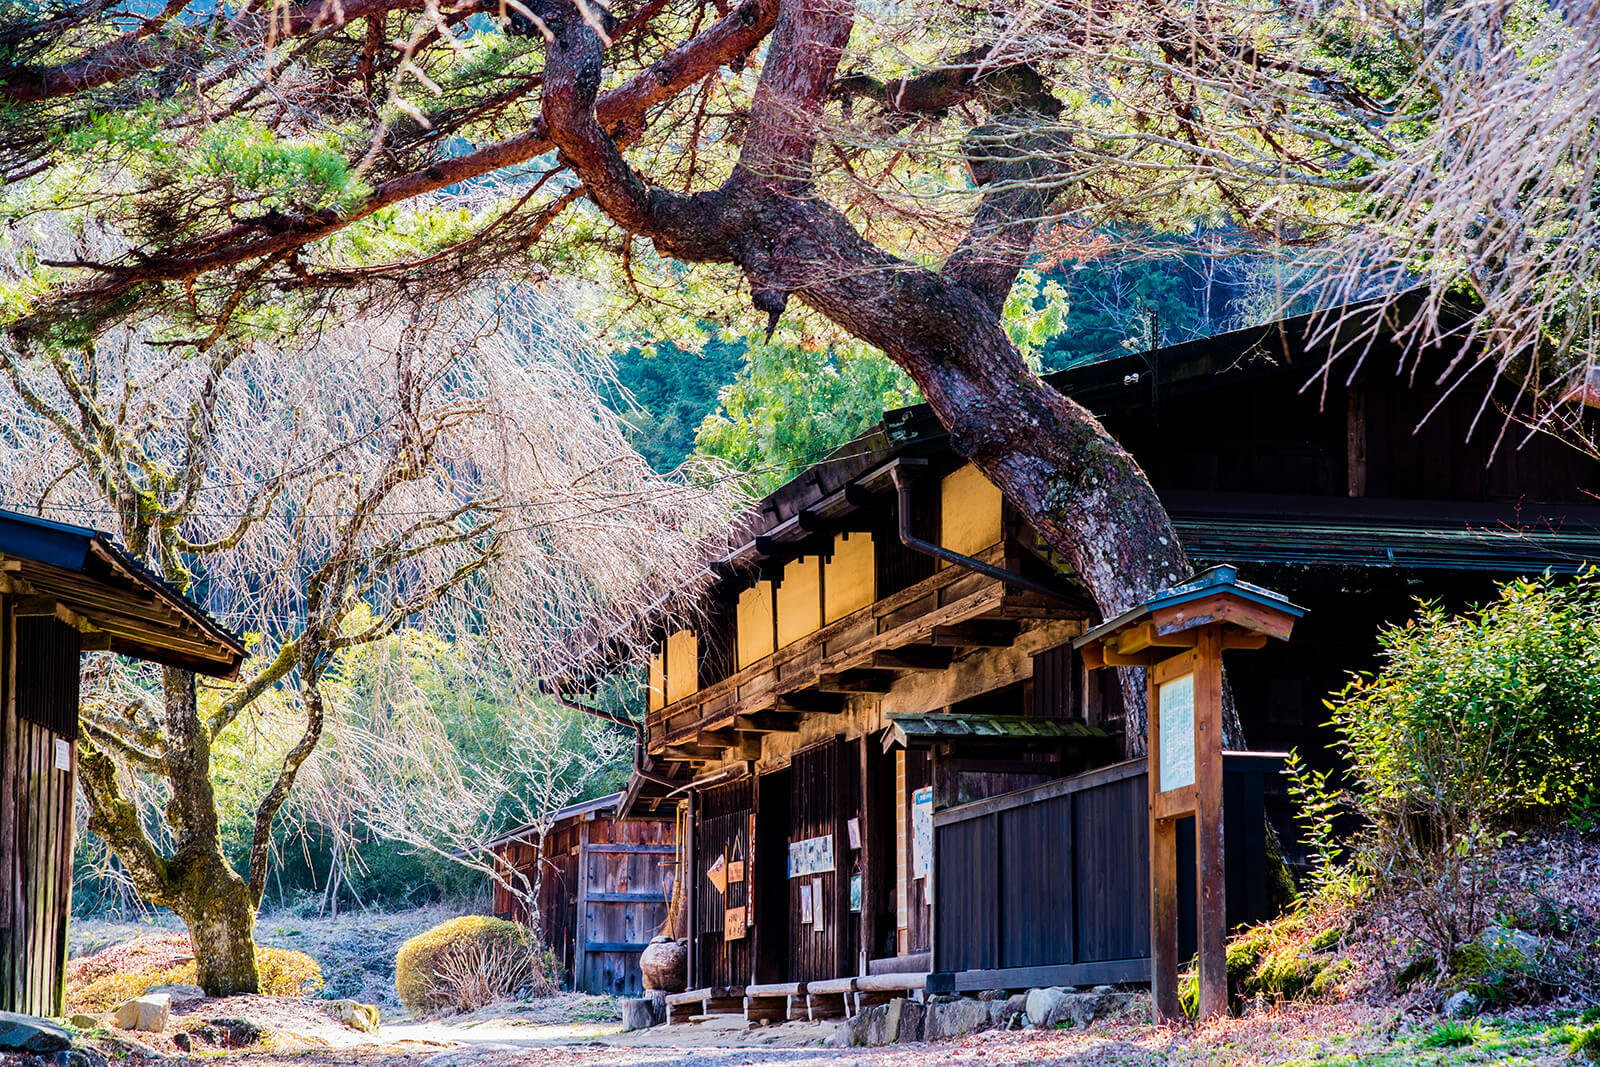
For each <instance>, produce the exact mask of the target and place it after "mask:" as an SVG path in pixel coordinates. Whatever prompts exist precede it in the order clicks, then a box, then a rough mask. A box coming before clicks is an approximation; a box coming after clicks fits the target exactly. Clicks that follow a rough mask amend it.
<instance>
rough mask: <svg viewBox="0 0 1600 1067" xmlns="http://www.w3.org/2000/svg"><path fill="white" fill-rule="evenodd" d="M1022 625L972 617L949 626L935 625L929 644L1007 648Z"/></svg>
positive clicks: (943, 646)
mask: <svg viewBox="0 0 1600 1067" xmlns="http://www.w3.org/2000/svg"><path fill="white" fill-rule="evenodd" d="M1021 629H1022V627H1021V626H1020V625H1019V624H1017V623H1015V622H1009V621H1004V620H994V621H990V620H984V619H974V620H973V621H971V622H958V623H954V624H952V625H950V626H935V627H934V628H933V632H932V633H931V634H930V635H929V636H928V643H929V644H930V645H937V646H939V647H942V648H1009V647H1011V645H1012V644H1013V643H1014V642H1015V641H1016V640H1017V634H1018V633H1019V632H1020V631H1021Z"/></svg>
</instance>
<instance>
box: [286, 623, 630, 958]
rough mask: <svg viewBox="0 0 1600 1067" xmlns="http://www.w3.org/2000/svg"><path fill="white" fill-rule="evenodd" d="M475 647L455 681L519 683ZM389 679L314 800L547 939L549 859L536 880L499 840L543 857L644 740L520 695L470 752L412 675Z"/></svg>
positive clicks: (320, 765) (400, 653)
mask: <svg viewBox="0 0 1600 1067" xmlns="http://www.w3.org/2000/svg"><path fill="white" fill-rule="evenodd" d="M473 644H474V643H473V642H470V640H469V641H467V642H463V643H461V644H460V645H458V646H456V647H454V648H451V649H449V650H448V651H447V652H446V653H445V654H446V655H447V656H448V658H449V660H450V663H449V664H447V665H446V677H447V678H455V679H456V681H457V682H459V683H460V684H463V685H466V684H471V682H474V681H475V682H477V683H478V687H480V688H481V681H482V679H483V678H484V677H485V676H488V677H502V678H504V677H509V675H508V674H507V672H506V671H504V670H503V669H501V668H499V667H497V665H496V664H494V662H493V661H494V659H495V656H494V655H493V653H492V652H491V651H490V650H489V649H487V648H483V647H481V646H480V647H477V648H473V647H472V645H473ZM370 655H376V656H384V657H398V658H400V659H404V658H405V657H406V655H407V652H406V650H405V646H404V643H403V642H390V643H388V644H386V645H385V646H384V647H383V648H381V649H373V650H372V651H371V653H370ZM434 658H435V659H437V657H434ZM395 666H396V667H399V666H400V665H399V664H395ZM379 676H380V677H382V678H385V679H391V680H392V684H389V685H382V686H379V687H376V688H375V689H374V688H372V687H370V686H369V685H367V684H363V685H362V687H361V688H362V690H363V691H362V692H360V693H352V694H350V699H349V701H348V703H347V706H346V713H345V714H344V715H342V716H340V717H338V718H337V719H336V720H335V722H334V724H333V726H332V728H331V734H332V736H331V738H330V743H329V744H328V745H326V746H324V748H323V749H322V751H320V752H319V753H318V754H317V756H316V758H315V760H314V761H313V762H312V763H311V764H310V765H309V766H308V767H307V768H306V779H305V782H304V784H303V788H304V792H305V797H304V799H305V801H306V802H308V803H309V804H311V805H312V806H313V807H317V806H322V805H330V806H335V805H336V806H338V807H340V808H342V809H343V810H345V811H347V812H348V814H349V816H350V818H351V819H352V820H354V821H355V822H357V823H359V824H360V825H362V826H363V827H365V828H366V829H368V830H370V831H371V832H372V833H373V834H374V835H376V836H377V837H378V838H379V839H381V840H384V841H387V842H391V843H393V844H395V845H398V846H400V847H402V848H406V849H408V850H410V851H412V852H417V853H426V854H431V855H434V856H438V857H440V858H442V859H445V860H448V861H449V862H452V863H455V864H459V865H460V866H462V867H464V868H466V869H468V870H472V871H476V872H478V873H479V874H481V875H483V877H484V879H485V881H486V882H488V883H490V884H492V885H497V886H499V887H501V888H502V889H504V890H505V891H506V892H507V893H509V894H510V895H511V896H512V897H514V898H516V899H518V900H521V901H522V902H523V903H524V905H525V906H526V907H525V911H526V913H527V915H528V917H529V925H530V927H531V928H532V929H533V931H534V933H535V935H541V936H542V931H541V930H540V927H539V914H540V913H539V894H540V887H541V884H542V879H543V876H544V873H545V872H544V864H543V862H542V860H539V861H536V862H535V863H534V865H533V867H532V868H531V869H530V870H524V869H521V868H517V867H515V866H511V865H508V864H507V863H505V862H504V860H503V859H502V858H501V857H499V856H497V855H496V852H495V848H494V846H493V842H495V841H496V840H497V839H498V838H499V837H500V836H501V835H502V834H503V833H505V832H507V831H512V830H515V831H519V832H520V833H521V834H522V835H523V837H524V839H525V840H526V841H528V842H529V843H530V844H532V845H533V847H534V850H535V854H536V855H541V854H542V849H543V844H544V836H545V834H546V833H547V832H548V831H549V829H550V826H551V823H552V816H553V815H554V814H555V813H556V812H557V811H559V810H561V809H562V808H564V807H566V806H567V805H569V804H571V803H573V802H574V801H576V800H579V799H581V798H582V797H584V796H585V795H586V794H587V793H589V792H592V791H593V790H594V788H595V785H596V783H597V782H599V781H603V780H604V779H605V778H606V777H607V776H610V775H614V774H616V773H617V772H618V771H619V770H621V769H623V768H625V767H626V766H627V765H628V761H629V758H630V757H631V756H632V755H633V747H634V739H635V736H636V735H635V734H634V733H633V731H631V730H629V729H627V728H626V727H625V726H622V725H621V724H620V723H613V722H606V721H604V720H601V719H595V718H589V717H587V716H583V715H580V714H578V713H576V712H572V711H569V710H567V709H563V708H559V707H556V706H554V705H553V704H552V703H551V702H550V701H549V698H547V697H542V696H539V695H537V694H535V693H532V692H522V691H518V689H517V688H516V687H515V686H514V685H511V686H507V687H506V688H505V689H504V691H501V692H498V693H496V697H497V698H498V701H503V703H501V702H497V706H495V707H493V708H491V709H488V711H489V714H488V715H487V716H485V717H484V718H482V719H481V720H480V721H479V723H478V729H479V730H481V731H483V732H485V733H486V734H487V735H488V736H489V738H491V739H492V743H491V744H487V745H472V746H470V747H469V746H467V745H464V744H463V743H462V742H461V740H460V739H458V738H454V737H452V736H451V733H450V731H449V729H447V727H446V726H445V723H444V720H443V718H442V717H441V715H440V713H439V711H440V709H438V708H436V707H434V706H432V700H433V697H432V696H431V695H430V694H429V693H427V692H425V691H422V690H420V689H419V688H418V687H417V686H415V685H412V684H410V683H409V678H410V675H409V673H408V672H406V671H405V670H403V669H387V670H383V671H381V672H379ZM362 677H363V680H364V681H365V679H366V678H368V677H370V676H369V675H368V674H366V673H365V672H364V673H363V675H362Z"/></svg>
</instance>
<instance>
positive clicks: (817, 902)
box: [811, 878, 827, 934]
mask: <svg viewBox="0 0 1600 1067" xmlns="http://www.w3.org/2000/svg"><path fill="white" fill-rule="evenodd" d="M825 896H826V894H824V893H823V892H822V879H821V878H813V879H811V925H812V926H814V927H815V928H816V932H817V933H819V934H820V933H822V931H823V929H824V928H825V927H826V926H827V923H826V922H824V921H823V918H822V901H823V899H824V897H825Z"/></svg>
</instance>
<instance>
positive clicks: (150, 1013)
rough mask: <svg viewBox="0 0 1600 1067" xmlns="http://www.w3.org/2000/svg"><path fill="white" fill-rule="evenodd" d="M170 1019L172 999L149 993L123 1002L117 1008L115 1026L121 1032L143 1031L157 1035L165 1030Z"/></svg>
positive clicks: (165, 995)
mask: <svg viewBox="0 0 1600 1067" xmlns="http://www.w3.org/2000/svg"><path fill="white" fill-rule="evenodd" d="M171 1017H172V997H171V996H170V995H168V994H166V993H150V994H147V995H145V996H142V997H134V998H133V999H132V1000H127V1001H123V1002H122V1004H121V1005H120V1006H119V1007H118V1008H117V1026H118V1027H119V1028H120V1029H123V1030H144V1031H146V1032H149V1033H153V1034H159V1033H160V1032H161V1031H163V1030H165V1029H166V1028H167V1021H168V1020H169V1019H170V1018H171Z"/></svg>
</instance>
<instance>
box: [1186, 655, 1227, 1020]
mask: <svg viewBox="0 0 1600 1067" xmlns="http://www.w3.org/2000/svg"><path fill="white" fill-rule="evenodd" d="M1195 651H1196V653H1197V657H1196V659H1197V663H1196V667H1197V670H1196V672H1195V693H1194V698H1195V709H1194V730H1195V779H1196V785H1197V786H1198V787H1199V795H1198V796H1197V797H1196V798H1195V801H1196V803H1195V817H1194V845H1195V848H1194V855H1195V865H1196V868H1197V869H1196V871H1195V895H1196V897H1197V898H1198V899H1197V901H1196V905H1197V907H1198V910H1199V914H1198V915H1197V916H1196V918H1197V919H1198V923H1197V926H1196V930H1197V932H1198V942H1197V943H1198V946H1199V950H1200V1005H1199V1007H1200V1018H1202V1019H1210V1018H1212V1017H1214V1016H1217V1015H1222V1014H1225V1013H1226V1012H1227V1010H1228V964H1227V946H1226V944H1225V942H1226V939H1227V931H1228V905H1227V884H1228V882H1227V875H1226V871H1225V870H1224V856H1223V828H1222V627H1221V626H1220V625H1211V626H1206V627H1203V628H1201V630H1200V633H1199V642H1198V643H1197V644H1196V646H1195Z"/></svg>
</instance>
